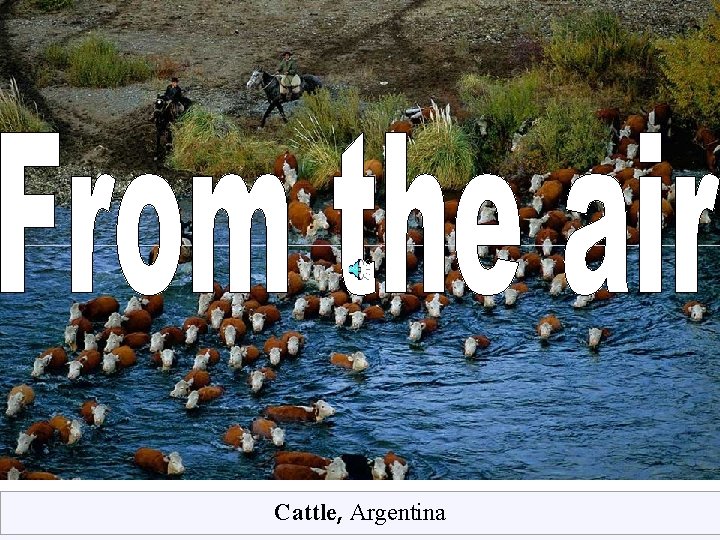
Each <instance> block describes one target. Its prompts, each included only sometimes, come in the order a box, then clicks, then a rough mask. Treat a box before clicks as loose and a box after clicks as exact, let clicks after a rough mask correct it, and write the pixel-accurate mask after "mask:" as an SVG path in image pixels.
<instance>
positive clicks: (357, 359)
mask: <svg viewBox="0 0 720 540" xmlns="http://www.w3.org/2000/svg"><path fill="white" fill-rule="evenodd" d="M350 359H351V360H352V370H353V371H356V372H357V371H364V370H366V369H367V368H368V366H369V365H370V364H369V363H368V361H367V358H366V357H365V353H363V352H362V351H357V352H354V353H352V354H351V355H350Z"/></svg>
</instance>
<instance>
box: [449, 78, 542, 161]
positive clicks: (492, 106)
mask: <svg viewBox="0 0 720 540" xmlns="http://www.w3.org/2000/svg"><path fill="white" fill-rule="evenodd" d="M540 86H541V76H540V73H539V72H537V71H529V72H527V73H525V74H523V75H520V76H518V77H515V78H513V79H508V80H502V79H495V78H492V77H485V76H478V75H465V76H464V77H463V78H462V79H461V80H460V96H461V98H462V100H463V102H464V103H465V104H466V106H467V108H468V111H469V112H470V115H471V116H472V117H473V118H475V119H476V120H481V121H482V122H483V123H484V124H486V125H487V134H486V135H483V136H478V137H476V144H477V146H478V161H479V165H480V168H481V169H483V170H485V169H492V168H495V167H496V166H497V164H498V163H499V162H500V161H501V160H502V159H503V158H504V156H505V155H506V154H507V152H508V151H509V150H510V146H511V144H512V139H513V135H514V134H515V133H516V132H517V131H518V130H519V129H520V128H521V127H522V126H523V124H525V123H527V122H530V121H532V120H534V119H535V118H537V117H538V116H539V115H540V113H541V100H540V99H539V97H538V94H539V92H540Z"/></svg>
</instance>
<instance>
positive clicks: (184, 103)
mask: <svg viewBox="0 0 720 540" xmlns="http://www.w3.org/2000/svg"><path fill="white" fill-rule="evenodd" d="M179 82H180V80H179V79H178V78H177V77H173V78H172V79H171V80H170V84H169V85H168V87H167V88H166V89H165V99H167V100H168V101H171V102H172V103H173V105H174V106H175V107H176V108H177V114H178V115H180V114H182V113H183V112H185V111H186V110H187V109H188V107H190V100H189V99H188V98H186V97H185V96H183V91H182V88H180V85H179Z"/></svg>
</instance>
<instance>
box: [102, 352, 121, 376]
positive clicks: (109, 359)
mask: <svg viewBox="0 0 720 540" xmlns="http://www.w3.org/2000/svg"><path fill="white" fill-rule="evenodd" d="M119 360H120V358H119V357H118V355H117V354H113V353H109V354H106V355H105V356H103V361H102V370H103V372H104V373H107V374H108V375H110V374H111V373H115V371H117V363H118V361H119Z"/></svg>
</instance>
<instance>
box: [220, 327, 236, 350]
mask: <svg viewBox="0 0 720 540" xmlns="http://www.w3.org/2000/svg"><path fill="white" fill-rule="evenodd" d="M236 337H237V328H235V327H234V326H233V325H232V324H228V325H227V326H226V327H225V331H224V332H223V338H224V339H225V345H227V346H228V347H232V346H233V345H235V339H236Z"/></svg>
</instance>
